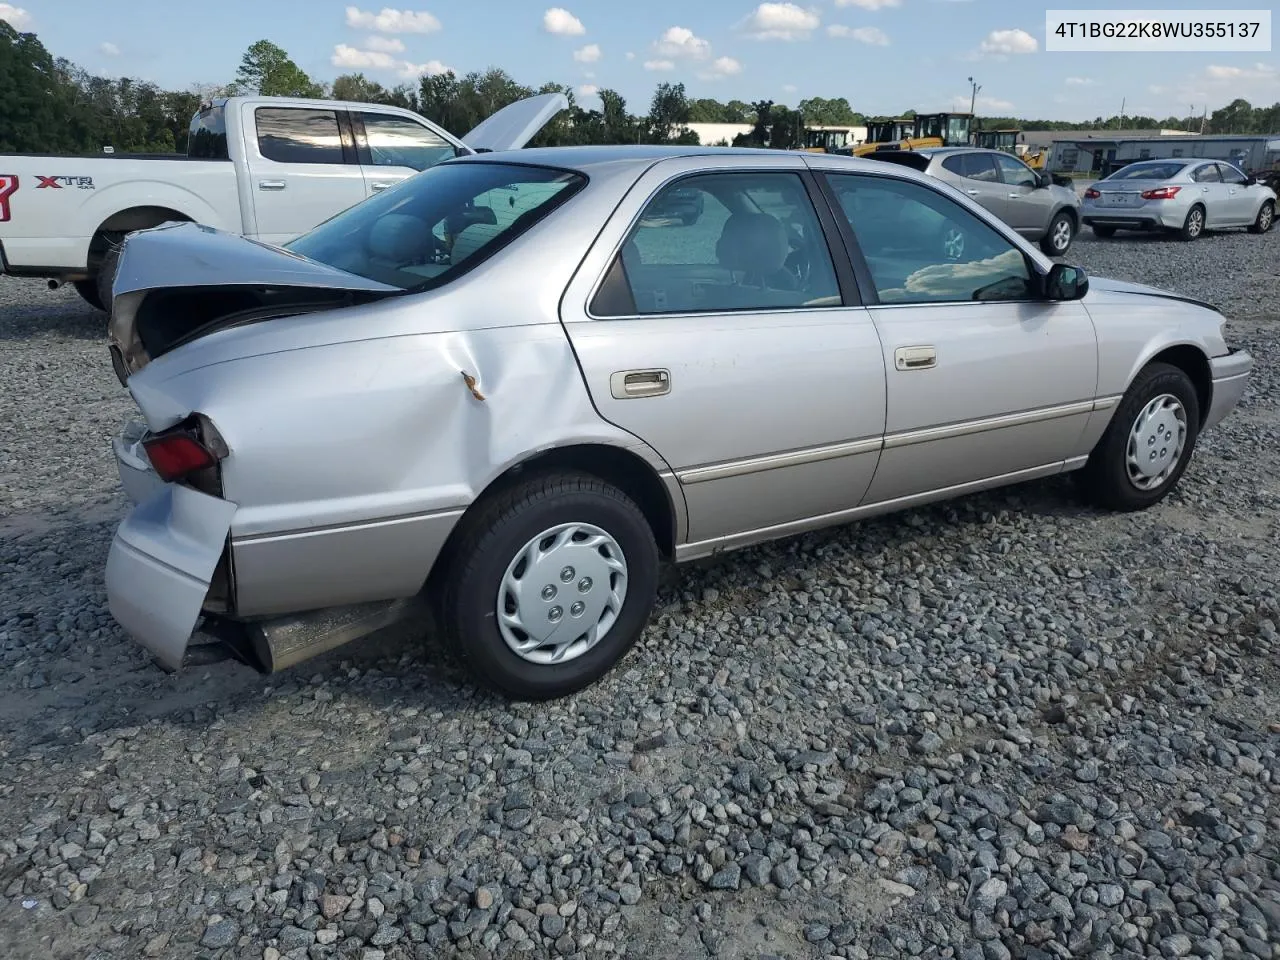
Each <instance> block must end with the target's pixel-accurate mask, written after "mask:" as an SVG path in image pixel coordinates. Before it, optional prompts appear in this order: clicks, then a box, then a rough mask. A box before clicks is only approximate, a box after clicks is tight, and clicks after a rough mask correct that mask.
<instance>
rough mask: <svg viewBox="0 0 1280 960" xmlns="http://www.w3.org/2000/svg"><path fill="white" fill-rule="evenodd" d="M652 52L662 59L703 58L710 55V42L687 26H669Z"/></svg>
mask: <svg viewBox="0 0 1280 960" xmlns="http://www.w3.org/2000/svg"><path fill="white" fill-rule="evenodd" d="M653 52H654V53H656V54H657V55H658V56H659V57H662V58H663V59H664V60H704V59H706V58H707V57H709V56H710V55H711V44H709V43H707V41H705V40H703V39H702V38H701V37H699V36H696V35H695V34H694V32H693V31H692V30H690V29H688V28H687V27H670V28H668V29H667V32H666V33H664V34H663V35H662V37H661V39H659V40H658V42H657V43H655V44H654V45H653Z"/></svg>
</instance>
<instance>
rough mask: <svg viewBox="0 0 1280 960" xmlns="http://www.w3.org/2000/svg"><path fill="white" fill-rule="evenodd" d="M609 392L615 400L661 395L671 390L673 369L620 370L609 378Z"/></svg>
mask: <svg viewBox="0 0 1280 960" xmlns="http://www.w3.org/2000/svg"><path fill="white" fill-rule="evenodd" d="M609 392H610V393H612V394H613V397H614V399H615V400H631V399H634V398H637V397H660V396H662V395H663V394H666V393H670V392H671V371H669V370H619V371H618V372H617V373H615V374H613V376H611V377H610V378H609Z"/></svg>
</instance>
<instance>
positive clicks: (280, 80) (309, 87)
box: [236, 40, 324, 97]
mask: <svg viewBox="0 0 1280 960" xmlns="http://www.w3.org/2000/svg"><path fill="white" fill-rule="evenodd" d="M236 89H237V91H239V92H241V93H257V94H261V95H262V96H264V97H319V96H323V94H324V88H323V87H321V86H320V85H319V84H318V83H316V82H315V81H314V80H312V79H311V78H310V77H308V76H307V75H306V73H305V72H304V71H303V69H302V68H301V67H299V66H298V65H297V64H296V63H294V62H293V61H292V60H290V59H289V54H288V53H286V52H285V51H284V50H283V49H282V48H280V47H278V46H276V45H275V44H274V43H272V42H271V41H270V40H259V41H258V42H257V43H255V44H254V45H253V46H251V47H250V48H249V49H248V50H246V51H245V53H244V56H243V57H242V58H241V60H240V69H239V70H237V71H236Z"/></svg>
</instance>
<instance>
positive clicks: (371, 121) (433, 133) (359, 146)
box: [351, 109, 466, 196]
mask: <svg viewBox="0 0 1280 960" xmlns="http://www.w3.org/2000/svg"><path fill="white" fill-rule="evenodd" d="M351 126H352V132H353V133H354V134H355V140H356V155H357V157H358V158H359V160H360V169H361V172H362V174H363V176H364V186H365V195H366V196H373V194H375V193H380V192H381V191H383V190H385V189H387V188H388V187H391V186H394V185H395V184H397V183H399V182H400V181H401V180H404V179H406V178H408V177H411V176H413V175H414V174H415V173H420V172H421V171H423V170H426V169H427V168H428V167H433V166H435V165H436V164H437V163H440V162H442V161H444V160H448V159H450V158H451V157H456V156H458V154H459V153H464V152H466V149H465V148H461V149H460V148H459V145H458V144H457V143H456V142H455V141H454V140H453V138H452V137H449V136H448V135H447V134H446V133H444V131H442V130H440V129H439V128H437V127H434V126H430V125H428V124H427V123H426V121H424V120H418V119H414V118H413V117H409V116H405V115H404V114H398V113H388V112H385V111H378V110H375V109H370V110H362V111H354V110H353V111H352V112H351Z"/></svg>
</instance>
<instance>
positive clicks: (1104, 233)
mask: <svg viewBox="0 0 1280 960" xmlns="http://www.w3.org/2000/svg"><path fill="white" fill-rule="evenodd" d="M1089 229H1090V230H1092V231H1093V235H1094V236H1095V237H1097V238H1098V239H1099V240H1110V239H1111V238H1112V237H1114V236H1115V235H1116V228H1115V227H1090V228H1089Z"/></svg>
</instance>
